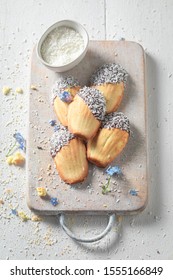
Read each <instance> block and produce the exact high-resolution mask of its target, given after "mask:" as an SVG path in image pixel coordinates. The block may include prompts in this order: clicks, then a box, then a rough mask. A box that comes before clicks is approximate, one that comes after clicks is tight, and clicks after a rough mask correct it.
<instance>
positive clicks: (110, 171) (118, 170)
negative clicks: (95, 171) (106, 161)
mask: <svg viewBox="0 0 173 280" xmlns="http://www.w3.org/2000/svg"><path fill="white" fill-rule="evenodd" d="M106 173H107V174H108V175H110V176H112V175H114V174H116V175H120V174H122V171H121V168H120V167H119V166H112V167H111V166H109V167H108V168H107V169H106Z"/></svg>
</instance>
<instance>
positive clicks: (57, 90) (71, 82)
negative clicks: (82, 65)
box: [52, 76, 80, 126]
mask: <svg viewBox="0 0 173 280" xmlns="http://www.w3.org/2000/svg"><path fill="white" fill-rule="evenodd" d="M79 89H80V85H79V81H78V80H76V79H75V78H74V77H73V76H67V77H65V78H62V79H61V80H59V81H56V82H55V84H54V86H53V89H52V91H53V106H54V111H55V113H56V116H57V118H58V120H59V121H60V122H61V124H62V125H64V126H67V125H68V121H67V114H68V107H69V104H70V103H71V102H72V101H73V98H74V96H75V95H76V93H77V92H78V91H79Z"/></svg>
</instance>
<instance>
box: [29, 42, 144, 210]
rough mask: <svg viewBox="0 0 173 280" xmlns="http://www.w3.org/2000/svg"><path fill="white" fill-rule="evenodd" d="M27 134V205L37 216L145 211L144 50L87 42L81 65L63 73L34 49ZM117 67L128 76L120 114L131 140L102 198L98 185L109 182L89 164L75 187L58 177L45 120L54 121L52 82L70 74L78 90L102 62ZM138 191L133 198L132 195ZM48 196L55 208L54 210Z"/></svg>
mask: <svg viewBox="0 0 173 280" xmlns="http://www.w3.org/2000/svg"><path fill="white" fill-rule="evenodd" d="M31 60H32V61H31V81H30V83H31V85H35V86H36V88H37V90H30V95H29V129H28V142H27V153H28V154H27V177H28V182H27V202H28V206H29V207H30V208H31V209H32V210H34V211H36V212H37V213H40V214H47V215H57V214H58V213H62V212H64V213H76V212H77V213H93V212H94V213H98V214H101V213H117V214H121V215H122V214H133V213H137V212H138V211H141V210H143V209H144V208H145V205H146V203H147V132H146V93H145V73H144V72H145V70H144V66H145V65H144V64H145V63H144V61H145V57H144V51H143V49H142V47H141V46H140V45H139V44H137V43H134V42H128V41H90V44H89V49H88V52H87V54H86V56H85V58H84V59H83V61H82V62H81V63H80V64H79V65H78V66H76V67H75V68H73V69H72V70H70V71H68V72H65V73H61V74H59V73H54V72H52V71H50V70H48V69H47V68H46V67H45V66H43V65H42V64H41V63H40V62H39V61H38V59H37V56H36V51H35V49H34V51H33V55H32V59H31ZM109 62H117V63H120V64H121V65H122V66H123V67H124V68H125V69H126V70H127V71H128V73H129V79H128V83H127V86H126V89H125V95H124V99H123V102H122V104H121V106H120V107H119V109H118V111H122V112H123V113H125V114H126V115H127V116H128V117H129V119H130V123H131V136H130V140H129V142H128V144H127V146H126V148H125V149H124V150H123V152H122V153H121V154H120V155H119V156H118V157H117V158H116V159H115V160H114V162H113V163H112V164H111V166H114V165H118V166H119V167H120V168H121V169H122V175H121V176H113V177H112V179H111V183H110V188H111V192H109V193H108V194H106V195H103V194H102V185H104V184H105V183H106V182H107V178H108V176H107V175H106V173H105V169H100V168H97V167H96V166H94V165H92V164H90V167H89V175H88V178H87V179H86V180H85V181H84V182H83V183H79V184H76V185H71V186H70V185H67V184H65V183H64V182H63V181H62V180H61V179H60V177H59V175H58V173H57V171H56V168H55V165H54V162H53V159H52V158H51V156H50V153H49V139H50V137H51V135H52V134H53V127H51V126H50V124H49V120H51V119H56V116H55V114H54V111H53V107H52V103H51V88H52V85H53V83H54V81H55V80H56V79H58V78H60V77H63V76H65V75H69V74H70V75H74V76H75V77H76V78H78V79H79V81H80V82H81V84H82V85H88V82H89V78H90V76H91V74H92V73H93V71H94V70H95V69H96V68H97V67H98V66H100V65H102V64H103V63H109ZM37 187H46V188H47V193H48V197H47V198H45V199H43V198H40V197H39V196H38V194H37V190H36V188H37ZM131 189H135V190H137V195H136V196H134V195H132V194H130V190H131ZM51 197H57V198H58V201H59V204H58V205H57V206H53V205H52V204H51V203H50V198H51Z"/></svg>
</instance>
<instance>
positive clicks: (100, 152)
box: [87, 112, 130, 167]
mask: <svg viewBox="0 0 173 280" xmlns="http://www.w3.org/2000/svg"><path fill="white" fill-rule="evenodd" d="M129 135H130V123H129V120H128V118H127V117H126V116H125V115H124V114H123V113H115V112H114V113H110V114H108V115H106V116H105V119H104V121H103V122H102V126H101V129H100V130H99V131H98V133H97V134H96V136H95V137H94V138H93V139H91V140H89V141H88V143H87V158H88V160H89V161H91V162H92V163H94V164H96V165H97V166H99V167H106V166H107V165H108V164H110V163H111V162H112V161H113V160H114V159H115V158H116V157H117V156H118V155H119V153H120V152H121V151H122V150H123V149H124V147H125V146H126V144H127V142H128V139H129Z"/></svg>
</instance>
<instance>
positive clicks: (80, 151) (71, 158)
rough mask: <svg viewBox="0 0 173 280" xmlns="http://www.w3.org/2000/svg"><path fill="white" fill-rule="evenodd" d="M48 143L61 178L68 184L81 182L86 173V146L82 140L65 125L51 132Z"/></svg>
mask: <svg viewBox="0 0 173 280" xmlns="http://www.w3.org/2000/svg"><path fill="white" fill-rule="evenodd" d="M50 145H51V150H50V152H51V155H52V157H53V159H54V162H55V164H56V168H57V171H58V173H59V176H60V177H61V179H62V180H63V181H64V182H66V183H68V184H74V183H78V182H82V181H83V180H84V179H85V178H86V177H87V175H88V161H87V159H86V147H85V144H84V143H83V141H82V140H80V139H78V138H76V137H75V135H73V134H72V133H70V132H69V131H68V130H67V129H66V128H65V127H61V128H60V129H59V130H58V131H56V132H55V133H54V134H53V136H52V138H51V141H50Z"/></svg>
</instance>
